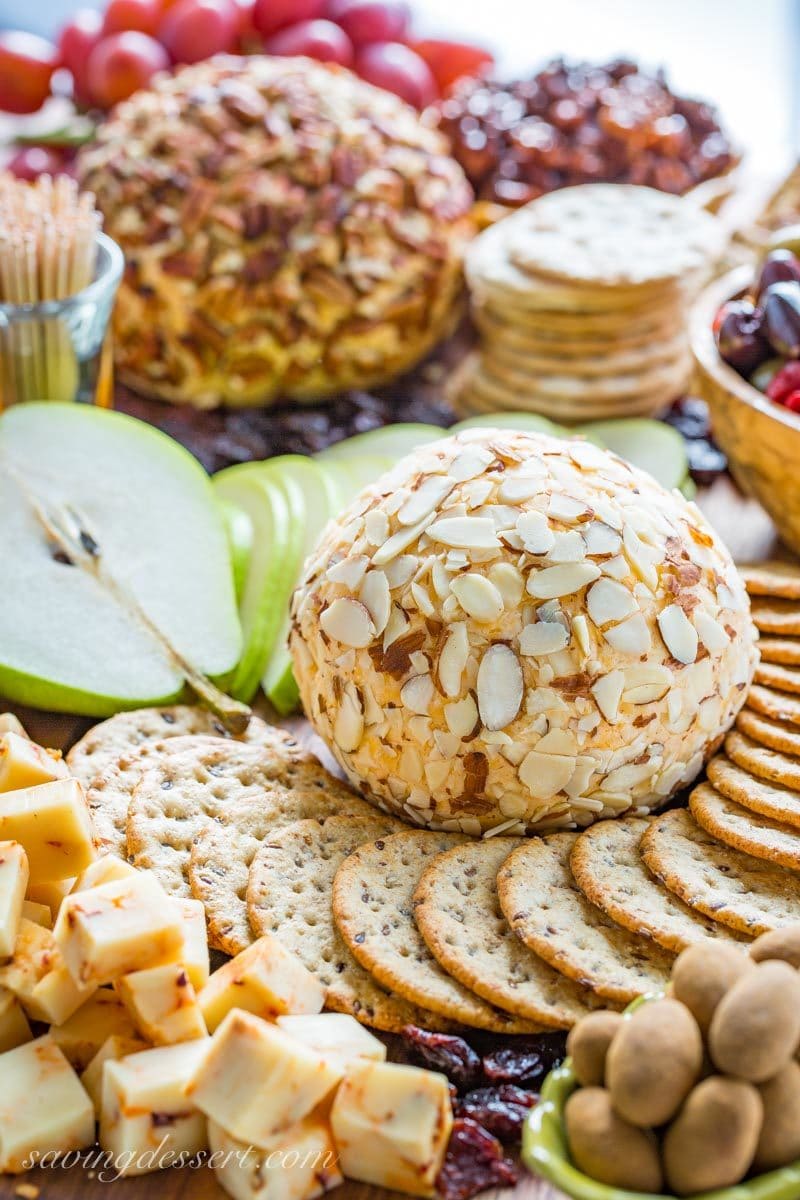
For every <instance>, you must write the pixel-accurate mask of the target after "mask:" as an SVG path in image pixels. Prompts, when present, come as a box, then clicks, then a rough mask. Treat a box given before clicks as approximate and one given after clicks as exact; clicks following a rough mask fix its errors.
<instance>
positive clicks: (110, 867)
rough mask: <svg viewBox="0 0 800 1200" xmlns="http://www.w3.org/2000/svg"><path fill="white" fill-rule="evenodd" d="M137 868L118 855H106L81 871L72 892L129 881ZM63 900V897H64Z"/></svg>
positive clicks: (74, 882) (73, 884)
mask: <svg viewBox="0 0 800 1200" xmlns="http://www.w3.org/2000/svg"><path fill="white" fill-rule="evenodd" d="M136 873H137V872H136V867H132V866H131V864H130V863H127V862H125V859H124V858H117V856H116V854H104V855H103V856H102V858H96V859H95V860H94V862H92V863H89V865H88V867H87V868H86V870H85V871H81V873H80V875H79V876H78V878H77V879H74V880H73V881H72V887H71V888H68V889H67V890H68V891H71V892H87V891H88V890H89V888H94V887H100V886H101V885H102V884H104V883H113V882H114V881H115V880H117V879H129V878H130V877H131V875H135V874H136ZM62 899H63V897H62Z"/></svg>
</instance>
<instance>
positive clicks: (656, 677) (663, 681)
mask: <svg viewBox="0 0 800 1200" xmlns="http://www.w3.org/2000/svg"><path fill="white" fill-rule="evenodd" d="M624 673H625V690H624V692H623V694H622V695H623V699H624V700H625V703H626V704H650V703H655V702H656V701H658V700H662V699H663V698H664V696H666V694H667V692H668V691H669V689H670V687H671V686H672V675H671V673H670V671H669V670H668V668H667V667H662V666H661V664H660V663H635V664H634V665H633V666H630V667H626V668H625V672H624Z"/></svg>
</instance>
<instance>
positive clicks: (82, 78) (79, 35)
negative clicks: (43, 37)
mask: <svg viewBox="0 0 800 1200" xmlns="http://www.w3.org/2000/svg"><path fill="white" fill-rule="evenodd" d="M102 28H103V16H102V13H99V12H97V11H96V10H95V9H94V8H79V9H78V11H77V12H76V13H75V16H74V17H73V18H72V20H71V21H70V22H69V23H68V24H67V25H65V26H64V28H63V29H62V30H61V35H60V37H59V39H58V53H59V56H60V60H61V65H62V66H63V67H66V68H67V70H68V71H69V72H70V73H71V74H72V94H73V96H74V97H75V99H76V100H77V102H78V103H79V104H85V105H88V104H90V103H91V94H90V92H89V85H88V83H87V80H86V65H87V63H88V61H89V55H90V54H91V52H92V50H93V49H94V48H95V46H96V45H97V43H98V42H99V41H100V34H101V31H102Z"/></svg>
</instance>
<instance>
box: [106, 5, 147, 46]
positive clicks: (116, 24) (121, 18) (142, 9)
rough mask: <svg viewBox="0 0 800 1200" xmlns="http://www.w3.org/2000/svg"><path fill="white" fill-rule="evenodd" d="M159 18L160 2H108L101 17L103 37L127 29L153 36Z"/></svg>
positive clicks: (123, 31)
mask: <svg viewBox="0 0 800 1200" xmlns="http://www.w3.org/2000/svg"><path fill="white" fill-rule="evenodd" d="M161 16H162V13H161V4H160V0H109V4H108V8H107V9H106V12H105V16H104V17H103V37H108V36H109V35H110V34H112V33H125V31H126V30H128V29H135V30H137V31H138V32H139V33H149V34H150V35H151V36H155V32H156V30H157V29H158V23H159V21H160V20H161Z"/></svg>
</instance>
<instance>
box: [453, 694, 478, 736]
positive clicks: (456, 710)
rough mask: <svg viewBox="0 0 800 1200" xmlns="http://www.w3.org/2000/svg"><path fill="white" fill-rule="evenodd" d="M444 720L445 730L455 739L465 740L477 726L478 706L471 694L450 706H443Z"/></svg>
mask: <svg viewBox="0 0 800 1200" xmlns="http://www.w3.org/2000/svg"><path fill="white" fill-rule="evenodd" d="M444 719H445V721H446V722H447V728H448V729H449V730H450V732H451V733H454V734H456V736H457V737H460V738H465V737H469V735H470V734H472V733H474V731H475V728H476V726H477V725H478V720H479V717H478V706H477V704H476V703H475V699H474V697H473V696H472V694H470V695H468V696H465V697H464V699H463V700H454V701H453V703H452V704H445V706H444Z"/></svg>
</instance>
